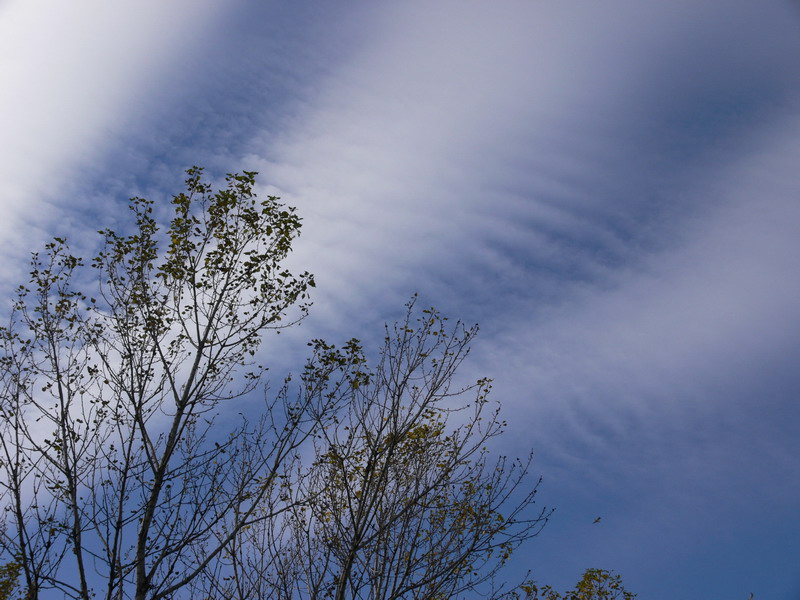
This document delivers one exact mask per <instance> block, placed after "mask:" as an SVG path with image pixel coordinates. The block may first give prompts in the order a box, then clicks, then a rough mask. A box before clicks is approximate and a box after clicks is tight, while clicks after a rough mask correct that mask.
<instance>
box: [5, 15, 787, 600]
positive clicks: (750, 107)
mask: <svg viewBox="0 0 800 600" xmlns="http://www.w3.org/2000/svg"><path fill="white" fill-rule="evenodd" d="M0 140H1V141H2V143H0V257H1V258H2V261H0V289H2V290H3V291H4V293H6V295H8V292H9V290H11V289H13V286H14V285H16V284H18V283H20V282H21V281H22V280H23V279H24V275H25V273H26V261H27V260H28V256H29V253H30V252H31V251H33V250H37V249H39V248H41V246H42V245H43V244H44V243H45V242H46V241H47V240H48V239H50V238H51V237H52V236H54V235H66V236H67V237H68V238H69V239H70V240H71V243H72V245H73V246H75V247H77V248H78V249H80V248H81V247H86V248H90V247H91V244H92V243H94V239H95V238H94V237H93V236H94V232H95V231H96V230H97V229H100V228H101V227H106V226H112V227H113V226H114V224H115V223H117V222H119V219H120V214H121V213H120V209H121V208H122V207H123V206H124V203H125V200H126V199H127V198H128V197H131V196H134V195H142V196H147V197H149V198H151V199H154V200H157V201H158V202H163V203H166V202H168V201H169V198H170V196H171V194H174V193H178V192H179V191H180V190H181V185H182V180H183V176H182V172H183V170H184V169H186V168H187V167H189V166H191V165H193V164H198V165H203V166H205V167H206V169H207V171H208V173H209V174H211V175H212V176H214V177H217V178H218V177H220V176H221V175H223V174H224V173H226V172H231V171H240V170H243V169H247V170H256V171H259V173H260V175H259V181H260V182H261V188H260V189H261V191H262V193H263V194H276V195H279V196H281V198H282V199H283V200H284V201H285V202H287V203H288V204H290V205H292V206H296V207H297V209H298V211H299V213H300V214H301V216H302V217H303V219H304V228H303V235H302V237H301V238H300V240H299V241H298V243H297V245H296V249H295V252H294V253H293V256H292V258H291V262H292V265H293V266H296V267H298V268H302V269H308V270H310V271H312V272H313V273H315V275H316V280H317V288H316V290H315V295H314V298H313V299H314V307H313V309H312V314H311V316H310V317H309V318H308V319H307V320H306V321H305V322H304V323H303V324H302V326H301V327H300V328H298V329H297V330H296V331H295V332H293V333H292V335H290V336H287V337H286V339H285V340H284V341H282V342H281V343H283V344H286V345H287V348H288V349H289V350H291V351H285V350H286V348H284V351H281V352H276V358H275V360H276V361H278V362H280V360H286V357H287V356H288V357H294V356H295V355H297V356H299V354H294V352H295V350H293V348H295V346H296V347H297V348H300V347H302V346H303V344H302V343H301V341H302V340H306V339H309V338H312V337H326V338H330V339H333V340H337V339H338V340H342V339H346V338H349V337H351V336H356V337H361V338H363V339H365V340H370V339H371V336H380V333H381V331H380V329H381V324H382V323H383V322H385V321H392V320H394V319H397V318H399V317H401V316H402V313H403V305H404V303H405V302H406V301H407V300H408V299H409V297H410V296H411V295H412V294H413V293H415V292H418V293H419V294H420V301H421V302H422V303H423V304H426V305H435V306H436V307H437V308H438V309H440V310H441V311H442V312H443V313H445V314H447V315H449V316H451V317H452V318H460V319H463V320H464V321H466V322H469V323H473V322H478V323H480V325H481V335H480V336H479V339H478V341H477V342H476V344H475V346H474V348H473V353H472V355H471V357H470V359H469V361H468V363H467V364H466V365H465V367H464V369H465V371H464V373H463V374H464V376H465V377H467V378H469V379H476V378H478V377H482V376H489V377H492V378H493V379H494V381H495V386H494V392H493V396H494V399H496V400H498V401H500V402H501V403H502V406H503V415H504V416H505V418H506V419H507V420H508V422H509V428H508V431H507V433H506V435H505V436H504V439H503V442H502V444H503V448H502V451H503V452H507V453H509V454H513V455H525V454H526V453H527V451H528V449H532V450H533V451H534V453H535V462H534V465H533V470H534V472H535V474H537V475H539V474H541V475H542V477H543V484H542V488H541V492H540V496H539V498H540V499H539V502H540V503H541V504H544V505H546V506H548V507H555V508H556V512H555V513H554V515H553V519H552V520H551V522H550V523H549V524H548V525H547V527H546V528H545V529H544V531H543V532H542V533H541V534H540V535H539V537H538V538H536V539H534V540H532V541H531V542H530V543H529V544H528V545H527V546H525V547H524V549H522V550H520V551H519V553H518V555H517V557H516V562H515V563H514V566H513V568H514V569H522V570H524V569H528V568H529V569H531V570H532V571H533V576H534V577H535V578H537V579H539V580H540V581H541V582H543V583H550V584H552V585H554V586H556V587H557V588H561V589H564V588H566V587H568V586H570V585H572V584H574V583H575V582H576V581H577V579H578V578H579V576H580V574H581V573H582V572H583V570H584V569H586V568H588V567H597V568H604V569H612V570H615V571H617V572H618V573H620V574H621V575H622V576H623V579H624V581H625V583H626V586H627V587H628V588H629V589H631V590H632V591H635V592H638V594H639V598H641V599H642V600H675V599H682V600H695V599H696V600H701V599H702V600H717V599H719V600H723V599H726V600H731V599H732V600H736V599H741V600H745V599H746V598H747V597H748V595H749V594H750V593H751V592H752V593H753V594H754V599H755V600H761V599H763V600H798V599H800V460H798V456H800V403H798V399H800V369H798V367H797V359H798V356H799V355H800V314H799V313H798V310H797V307H798V303H799V302H800V276H798V268H797V263H798V261H800V235H799V234H800V169H799V168H798V157H800V4H798V3H797V2H791V1H788V0H761V1H759V2H756V1H755V0H700V1H698V0H692V1H689V0H672V1H670V2H647V3H645V2H640V1H635V0H606V1H604V2H594V1H589V0H575V1H572V2H556V1H555V0H552V1H546V0H541V1H535V0H527V1H515V0H508V1H503V2H479V1H477V0H459V1H458V2H456V1H455V0H453V1H446V0H425V1H422V0H407V1H404V2H394V3H389V2H385V3H373V2H366V1H360V2H358V1H349V0H344V1H342V2H336V3H333V2H323V1H321V0H319V1H313V0H309V1H308V2H303V3H299V2H297V3H288V2H278V1H277V0H276V1H269V0H266V1H264V0H262V1H249V0H225V1H222V0H191V1H189V0H174V1H172V2H160V1H155V0H137V1H136V2H133V1H129V0H120V1H118V2H114V3H108V2H102V1H100V0H75V1H74V2H70V3H63V2H56V1H55V0H0ZM292 344H295V346H293V345H292ZM265 352H266V353H267V354H266V356H267V357H269V352H270V350H269V347H267V348H266V350H265ZM298 352H299V350H298ZM281 357H282V358H281ZM298 360H299V359H298ZM295 368H297V367H295ZM597 516H600V517H601V522H600V523H597V524H594V523H593V520H594V519H595V517H597Z"/></svg>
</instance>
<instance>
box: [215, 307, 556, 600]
mask: <svg viewBox="0 0 800 600" xmlns="http://www.w3.org/2000/svg"><path fill="white" fill-rule="evenodd" d="M408 309H409V310H408V313H407V315H406V319H405V320H404V321H403V322H401V323H399V324H397V325H395V326H394V327H393V328H387V330H386V338H385V344H384V346H383V349H382V351H381V352H380V356H379V360H378V363H377V365H376V366H375V368H372V369H370V368H368V367H367V364H366V360H364V361H362V364H363V366H362V368H361V369H360V370H359V371H358V372H356V373H355V374H354V375H352V376H351V377H349V379H348V383H349V385H350V387H351V388H352V400H351V402H350V403H349V404H348V406H347V408H346V410H344V411H342V412H341V413H340V414H339V415H338V417H337V419H336V420H335V422H333V423H331V424H329V425H328V426H326V427H324V428H323V429H322V430H321V431H320V433H319V435H318V436H316V438H315V440H314V452H313V455H312V457H311V459H312V460H313V464H312V465H311V466H310V469H309V472H308V476H306V477H304V478H303V479H302V480H301V481H302V487H301V488H300V489H298V490H296V491H295V493H296V494H297V501H296V502H294V503H293V508H292V510H291V511H290V512H287V513H285V514H284V515H282V518H281V519H280V520H279V521H278V523H279V526H276V523H271V524H269V525H265V526H261V527H254V528H250V529H248V530H246V531H243V532H242V533H241V535H240V536H239V537H240V541H238V543H237V547H236V552H234V553H233V557H232V566H233V567H234V569H233V570H234V573H235V576H234V577H233V580H234V582H235V585H231V586H229V587H228V588H227V590H226V593H220V590H218V594H219V596H218V597H226V598H228V597H230V598H238V599H242V600H243V599H244V598H264V599H266V598H281V599H286V600H288V599H295V598H313V599H321V598H333V599H335V600H344V599H350V598H381V599H383V600H392V599H399V598H409V599H410V598H414V599H420V600H421V599H429V600H433V599H439V598H457V597H463V594H466V593H468V592H475V591H481V592H482V594H483V596H484V597H488V598H497V597H500V596H501V595H502V594H503V593H504V590H503V589H501V587H502V586H501V587H498V588H496V587H494V586H493V583H494V581H495V578H494V576H495V574H496V573H497V572H498V570H499V569H500V568H501V567H502V566H503V565H504V564H505V563H506V561H507V560H508V558H509V556H510V554H511V552H512V551H513V550H514V549H515V548H516V547H517V546H518V545H519V544H520V543H521V542H522V541H524V540H525V539H527V538H529V537H531V536H533V535H535V534H536V533H538V531H539V530H540V529H541V527H542V526H543V525H544V523H545V522H546V519H547V516H548V513H547V511H545V510H538V511H534V512H531V511H532V506H531V505H532V504H533V502H534V496H535V493H536V486H535V485H534V486H532V487H531V486H528V487H526V485H527V484H526V475H527V469H528V465H529V461H522V462H520V461H508V460H507V459H506V458H504V457H502V458H500V459H499V460H494V461H492V460H490V458H489V451H488V449H487V444H488V443H489V442H490V440H491V439H492V438H494V437H496V436H498V435H500V434H501V433H502V431H503V427H504V425H505V424H504V423H503V422H501V421H500V420H499V418H498V414H497V410H496V409H495V408H491V407H490V406H489V405H488V399H487V394H488V393H489V389H490V387H491V386H490V382H489V380H486V379H482V380H479V381H477V383H475V384H474V385H471V386H468V387H466V388H463V389H460V388H455V387H454V383H453V381H454V377H455V375H456V370H457V368H458V367H459V365H460V364H461V363H462V361H463V360H464V358H465V357H466V355H467V352H468V348H469V344H470V342H471V341H472V339H473V338H474V336H475V334H476V331H477V330H476V328H465V327H464V326H463V325H462V324H460V323H457V324H456V325H455V326H454V327H452V328H450V327H448V326H447V323H446V319H445V318H443V317H442V316H441V315H439V314H438V313H437V312H436V311H434V310H425V311H421V312H419V316H416V315H417V311H415V310H414V302H412V303H411V304H410V305H409V307H408ZM356 346H357V343H356V342H355V341H352V342H350V348H351V349H352V348H354V347H356ZM358 351H360V349H358ZM506 591H507V590H506Z"/></svg>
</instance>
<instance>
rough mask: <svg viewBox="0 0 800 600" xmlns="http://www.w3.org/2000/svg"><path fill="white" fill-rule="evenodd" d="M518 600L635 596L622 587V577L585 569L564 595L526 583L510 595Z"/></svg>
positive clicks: (600, 599)
mask: <svg viewBox="0 0 800 600" xmlns="http://www.w3.org/2000/svg"><path fill="white" fill-rule="evenodd" d="M512 596H513V598H514V599H519V600H522V599H524V600H635V599H636V594H634V593H632V592H629V591H628V590H626V589H625V586H623V585H622V577H620V576H619V575H616V574H614V573H612V572H611V571H606V570H604V569H586V571H585V572H584V574H583V577H581V580H580V581H579V582H578V584H577V585H576V586H575V589H572V590H569V591H567V592H565V593H564V594H560V593H558V592H557V591H555V590H554V589H553V588H552V587H550V586H549V585H545V586H541V587H540V586H538V585H537V584H536V583H535V582H527V583H525V584H523V585H521V586H520V587H519V589H518V590H516V591H514V592H513V594H512Z"/></svg>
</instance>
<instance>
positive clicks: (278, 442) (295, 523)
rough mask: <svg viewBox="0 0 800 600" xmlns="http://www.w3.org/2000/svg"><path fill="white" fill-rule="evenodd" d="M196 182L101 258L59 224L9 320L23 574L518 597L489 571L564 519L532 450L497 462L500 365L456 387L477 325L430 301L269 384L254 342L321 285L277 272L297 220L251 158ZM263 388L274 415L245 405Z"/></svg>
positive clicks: (5, 482)
mask: <svg viewBox="0 0 800 600" xmlns="http://www.w3.org/2000/svg"><path fill="white" fill-rule="evenodd" d="M188 175H189V177H188V179H187V191H186V193H182V194H179V195H178V196H175V197H174V198H173V200H172V214H171V217H170V218H169V219H168V222H167V224H166V225H165V226H164V227H160V226H159V222H158V218H157V217H158V215H157V214H156V207H154V205H153V203H152V202H150V201H147V200H144V199H141V198H134V199H132V200H131V201H130V208H131V213H130V214H131V215H132V217H133V219H132V223H131V224H130V226H129V227H128V228H127V229H126V231H123V232H120V233H118V232H115V231H112V230H110V229H106V230H103V231H101V232H100V234H101V236H102V244H101V248H100V250H99V252H98V254H97V256H96V257H95V258H94V259H92V260H91V261H90V262H89V263H87V264H84V262H83V261H82V260H81V259H80V258H78V257H75V256H73V255H72V254H71V253H70V250H69V247H68V245H67V243H66V241H65V240H64V239H61V238H56V239H55V240H54V241H53V242H52V243H51V244H48V245H47V246H46V248H45V252H44V253H42V254H34V255H33V258H32V262H31V272H30V281H29V283H28V285H27V286H22V287H20V288H19V290H18V293H17V298H16V301H15V302H14V305H13V310H12V313H11V316H10V319H9V323H8V326H7V327H5V328H1V329H0V367H2V370H0V473H2V476H1V477H0V501H2V504H3V508H4V511H5V513H4V515H5V519H4V521H3V526H2V527H0V564H6V565H8V569H7V571H8V573H7V574H6V575H7V577H5V580H7V581H8V582H9V583H8V586H11V585H13V580H15V579H16V576H17V574H19V580H20V582H21V587H22V589H23V593H24V595H25V598H26V599H28V600H35V599H38V598H40V597H43V595H44V594H46V595H47V596H48V597H51V596H52V595H53V594H60V595H61V596H63V597H67V598H76V599H81V600H89V598H96V597H103V598H105V599H106V600H123V599H128V598H132V599H135V600H145V599H147V600H158V599H162V598H179V597H187V598H215V599H231V600H233V599H237V600H244V599H251V598H252V599H255V598H264V599H266V598H276V599H287V600H288V599H301V598H303V599H305V598H308V599H322V598H333V599H335V600H344V599H345V598H347V599H351V598H352V599H355V598H375V599H378V598H381V599H386V600H389V599H395V598H414V599H429V600H434V599H441V598H456V597H462V596H463V595H464V594H467V593H470V592H474V591H480V592H481V593H482V594H484V595H485V596H486V597H489V598H499V597H501V596H502V595H503V594H504V593H506V592H508V590H507V589H503V586H498V587H496V586H494V581H495V577H494V576H495V574H496V573H497V572H498V571H499V569H500V568H501V567H502V566H503V565H504V564H505V563H506V561H507V560H508V558H509V555H510V553H511V552H512V551H513V550H514V549H515V548H516V547H517V546H518V545H519V544H520V543H521V542H522V541H524V540H525V539H527V538H529V537H531V536H533V535H535V534H536V533H537V532H538V531H539V529H540V528H541V526H542V525H543V524H544V522H545V521H546V519H547V513H546V512H544V511H533V512H532V504H533V502H534V496H535V493H536V488H537V485H538V484H534V485H530V484H529V483H528V481H527V470H528V465H529V461H522V462H519V461H508V460H506V459H505V458H500V459H499V460H492V459H491V458H490V454H489V449H488V448H489V445H490V443H491V440H492V439H493V438H495V437H496V436H498V435H500V434H501V433H502V431H503V428H504V423H503V422H502V421H500V420H499V417H498V413H497V410H496V409H495V408H493V407H492V406H491V405H490V404H489V402H488V399H487V394H488V392H489V389H490V382H489V380H486V379H482V380H479V381H478V382H477V383H475V384H474V385H468V386H466V387H464V388H463V389H462V388H458V387H456V385H455V383H454V381H455V377H456V372H457V369H458V367H459V366H460V365H461V363H462V362H463V360H464V359H465V357H466V356H467V354H468V350H469V345H470V343H471V342H472V340H473V339H474V336H475V334H476V329H475V328H466V327H464V326H463V325H462V324H460V323H457V324H455V325H454V326H453V327H449V326H448V325H447V322H446V319H444V318H443V317H441V316H440V315H439V314H438V313H437V312H436V311H433V310H429V311H417V310H416V309H415V307H414V302H413V301H412V302H411V303H410V304H409V307H408V312H407V315H406V318H405V320H404V321H403V322H401V323H399V324H398V325H396V326H394V327H393V328H387V330H386V339H385V344H384V346H383V349H382V350H381V352H380V353H379V358H378V360H377V362H376V363H375V364H374V366H370V365H369V363H368V361H367V358H366V355H365V353H364V351H363V349H362V348H361V346H360V344H359V343H358V342H357V341H356V340H351V341H350V342H347V343H346V344H344V345H343V346H342V347H341V348H337V347H334V346H332V345H329V344H327V343H325V342H323V341H321V340H315V341H313V342H311V344H310V345H311V346H312V353H311V357H310V358H309V360H308V362H307V363H306V365H305V368H304V370H303V371H302V372H301V373H300V375H299V376H298V377H297V378H295V380H294V381H292V380H291V378H287V379H286V380H285V381H284V383H283V384H282V385H280V386H279V387H278V388H277V389H275V390H270V389H269V388H267V387H266V385H265V383H264V372H265V368H263V367H261V366H259V365H258V364H256V363H255V360H256V353H257V350H258V348H259V345H260V343H261V341H262V339H263V337H264V334H265V333H266V332H267V331H269V330H279V329H281V328H283V327H287V326H290V325H292V324H293V323H295V322H296V321H297V320H298V319H299V318H302V316H303V315H304V314H305V312H306V310H307V307H308V305H307V303H306V298H307V291H308V288H309V286H313V285H314V282H313V278H312V277H311V276H310V275H308V274H307V273H304V274H302V275H300V276H293V275H292V274H291V273H290V272H289V271H287V270H286V269H285V268H284V267H282V266H281V265H282V261H283V260H284V259H285V257H286V256H287V254H288V253H289V251H290V249H291V244H292V241H293V239H294V238H295V237H296V236H297V235H298V233H299V229H300V219H299V218H298V217H297V215H296V214H295V213H294V211H293V210H291V209H287V208H285V207H284V206H282V205H281V204H279V203H278V200H277V198H274V197H269V198H267V199H266V200H264V201H259V200H258V199H257V198H256V196H255V194H254V191H253V187H254V183H255V179H254V177H255V174H254V173H249V172H245V173H243V174H240V175H229V176H228V178H227V186H226V187H225V188H224V189H222V190H220V191H216V192H214V191H213V190H212V189H211V187H210V186H209V185H208V184H206V183H204V182H203V180H202V178H201V175H202V171H201V169H198V168H193V169H190V170H189V171H188ZM88 290H92V291H91V292H90V291H88ZM293 309H294V312H293V313H292V310H293ZM292 314H293V315H294V316H291V315H292ZM259 391H260V392H261V393H262V394H263V400H262V401H261V402H262V403H261V404H260V405H259V409H258V411H257V414H256V416H255V417H253V418H245V417H241V418H240V419H239V420H237V419H236V418H232V417H231V416H230V415H229V413H230V412H231V411H230V407H231V406H233V405H232V404H231V403H233V402H235V401H236V400H237V399H239V398H245V397H246V398H247V402H249V404H248V405H247V406H249V407H250V408H252V406H253V405H254V404H255V403H257V402H258V400H257V399H256V398H254V396H255V395H256V394H257V393H258V392H259ZM240 406H244V405H240ZM234 412H235V411H234ZM248 412H250V413H251V414H252V410H250V411H248ZM220 413H222V414H223V415H224V416H223V417H221V416H220ZM3 585H6V584H5V583H4V584H3ZM9 589H10V588H9Z"/></svg>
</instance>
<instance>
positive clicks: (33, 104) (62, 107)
mask: <svg viewBox="0 0 800 600" xmlns="http://www.w3.org/2000/svg"><path fill="white" fill-rule="evenodd" d="M224 5H225V3H223V2H221V1H220V0H203V1H201V2H191V1H189V0H181V1H177V2H159V1H157V0H144V1H136V2H133V1H123V2H113V3H109V2H103V1H101V0H79V1H76V2H68V3H65V2H54V1H51V0H10V1H7V2H5V3H3V4H2V5H0V81H2V82H3V83H2V86H3V93H2V94H0V131H2V137H3V144H2V147H0V198H2V208H1V209H0V210H1V211H2V212H1V213H0V214H1V215H2V219H0V220H1V221H2V226H0V235H2V238H3V240H4V247H3V248H2V253H3V254H5V255H7V256H8V255H9V254H10V255H15V256H19V254H18V252H19V247H20V246H22V247H24V250H27V249H29V248H32V247H38V246H39V243H38V242H39V240H38V239H37V240H35V241H34V243H31V240H30V239H29V237H30V236H31V235H34V236H35V237H46V234H42V233H39V234H32V232H33V231H34V230H33V229H32V228H31V227H32V226H34V225H35V226H39V227H42V226H47V225H49V224H51V223H52V221H53V219H54V218H56V217H57V215H58V214H59V211H61V210H62V209H63V210H64V211H65V212H66V213H69V211H71V210H72V209H73V208H74V206H70V205H64V204H63V203H65V202H72V201H74V200H70V201H67V200H66V199H65V198H64V197H63V196H60V194H59V192H60V190H62V189H63V188H64V187H66V184H67V183H68V182H70V180H73V181H74V179H75V173H76V172H77V171H78V170H79V169H80V167H83V166H85V165H87V164H89V163H90V162H91V161H99V160H102V157H103V148H104V147H105V146H106V145H107V144H108V143H109V142H110V141H111V138H112V137H113V136H114V135H118V134H119V132H120V131H121V130H122V128H123V127H124V126H130V124H131V123H135V121H136V117H137V116H138V114H139V113H138V111H139V110H141V107H142V105H145V106H146V105H148V104H150V103H151V102H152V96H151V94H152V91H153V86H154V85H155V84H162V85H163V84H165V83H166V82H165V79H164V76H165V74H167V73H169V72H170V69H171V68H174V67H175V65H176V63H179V61H181V59H184V58H185V57H186V53H187V52H188V51H189V50H190V49H192V48H195V47H196V46H197V45H198V44H200V43H201V41H202V33H203V31H204V29H205V28H206V27H208V26H209V24H210V22H211V19H213V18H214V17H215V16H218V15H219V13H220V12H221V11H222V10H223V7H224ZM228 6H230V4H228ZM45 198H47V199H49V202H48V203H44V199H45ZM62 214H64V213H62Z"/></svg>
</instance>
